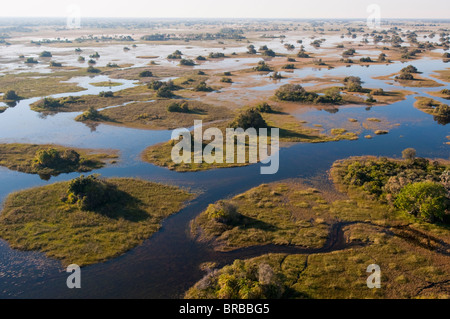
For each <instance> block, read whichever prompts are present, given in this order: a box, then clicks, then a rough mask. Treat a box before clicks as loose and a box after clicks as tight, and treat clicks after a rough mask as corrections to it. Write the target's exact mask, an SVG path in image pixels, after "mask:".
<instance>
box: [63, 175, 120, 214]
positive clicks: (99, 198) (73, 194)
mask: <svg viewBox="0 0 450 319" xmlns="http://www.w3.org/2000/svg"><path fill="white" fill-rule="evenodd" d="M115 193H117V191H116V190H115V189H114V187H113V186H112V185H109V184H108V183H106V182H105V181H103V180H101V179H99V178H98V175H90V176H87V177H84V175H81V176H80V177H77V178H75V179H73V180H71V181H70V182H69V186H68V188H67V197H66V198H65V202H66V203H68V204H72V205H73V204H76V205H78V207H79V208H80V209H81V210H85V211H96V210H98V209H100V208H102V206H104V205H105V204H109V203H111V202H112V201H114V200H115V198H114V196H115V195H116V194H115Z"/></svg>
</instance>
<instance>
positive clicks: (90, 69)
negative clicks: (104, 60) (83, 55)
mask: <svg viewBox="0 0 450 319" xmlns="http://www.w3.org/2000/svg"><path fill="white" fill-rule="evenodd" d="M86 71H87V72H88V73H100V72H102V71H101V70H100V69H97V68H94V67H93V66H92V65H90V66H89V67H88V68H87V70H86Z"/></svg>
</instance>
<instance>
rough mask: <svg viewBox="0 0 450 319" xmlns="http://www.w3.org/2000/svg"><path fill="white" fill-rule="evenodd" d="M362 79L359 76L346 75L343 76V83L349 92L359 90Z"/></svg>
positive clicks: (360, 89)
mask: <svg viewBox="0 0 450 319" xmlns="http://www.w3.org/2000/svg"><path fill="white" fill-rule="evenodd" d="M362 83H363V82H362V81H361V78H360V77H359V76H347V77H345V78H344V84H345V87H346V89H347V91H349V92H361V91H362Z"/></svg>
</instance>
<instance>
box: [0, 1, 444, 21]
mask: <svg viewBox="0 0 450 319" xmlns="http://www.w3.org/2000/svg"><path fill="white" fill-rule="evenodd" d="M372 4H376V5H378V6H379V8H380V15H381V19H448V17H449V16H450V15H449V13H450V2H449V1H447V0H429V1H427V2H426V3H425V2H423V1H420V0H409V1H408V0H400V1H395V2H394V1H390V0H378V1H373V0H361V1H355V0H341V1H339V2H338V1H333V0H321V1H302V0H279V1H276V2H275V3H274V2H273V1H268V0H259V1H256V0H247V1H241V0H228V1H226V2H224V3H219V2H212V1H206V0H191V1H183V0H172V1H168V2H160V1H146V2H144V3H143V2H142V1H139V0H128V1H126V5H124V2H111V1H106V0H98V1H95V2H94V1H88V0H79V1H73V0H45V1H39V2H38V1H32V0H23V1H21V2H17V3H5V4H4V5H3V7H2V10H1V11H0V17H2V18H27V17H30V18H39V17H42V18H47V17H48V18H64V17H67V16H69V15H72V14H79V16H80V17H81V18H83V17H85V18H149V19H153V18H160V19H208V18H210V19H229V18H237V19H365V18H367V17H368V16H369V15H370V14H371V12H370V11H369V12H368V10H367V8H368V6H369V5H372Z"/></svg>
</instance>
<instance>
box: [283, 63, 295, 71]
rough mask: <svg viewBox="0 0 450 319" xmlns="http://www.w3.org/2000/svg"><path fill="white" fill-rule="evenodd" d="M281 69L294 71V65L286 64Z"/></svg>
mask: <svg viewBox="0 0 450 319" xmlns="http://www.w3.org/2000/svg"><path fill="white" fill-rule="evenodd" d="M281 68H282V69H284V70H294V69H295V65H294V64H293V63H288V64H285V65H283V66H282V67H281Z"/></svg>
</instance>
